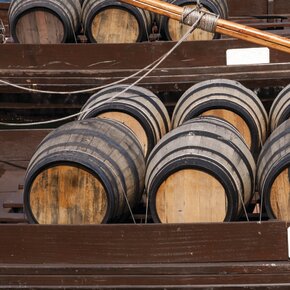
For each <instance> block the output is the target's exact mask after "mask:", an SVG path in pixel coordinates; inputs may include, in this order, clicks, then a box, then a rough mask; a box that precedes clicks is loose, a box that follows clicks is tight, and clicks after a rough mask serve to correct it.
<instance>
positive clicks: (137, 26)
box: [82, 0, 152, 43]
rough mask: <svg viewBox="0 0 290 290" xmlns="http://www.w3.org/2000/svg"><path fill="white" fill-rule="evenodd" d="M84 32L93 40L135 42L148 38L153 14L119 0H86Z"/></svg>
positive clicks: (83, 16) (98, 41) (83, 13)
mask: <svg viewBox="0 0 290 290" xmlns="http://www.w3.org/2000/svg"><path fill="white" fill-rule="evenodd" d="M82 22H83V28H84V32H85V34H86V36H87V38H88V39H89V41H90V42H97V43H133V42H139V41H144V40H148V37H149V34H150V30H151V23H152V19H151V13H150V12H148V11H146V10H142V9H139V8H137V7H135V6H132V5H129V4H126V3H123V2H121V1H116V0H85V1H84V3H83V8H82Z"/></svg>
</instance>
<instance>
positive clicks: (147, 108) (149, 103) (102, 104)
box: [79, 85, 171, 158]
mask: <svg viewBox="0 0 290 290" xmlns="http://www.w3.org/2000/svg"><path fill="white" fill-rule="evenodd" d="M95 117H98V118H107V119H113V120H117V121H120V122H122V123H124V124H125V125H126V126H128V127H129V128H130V129H131V130H132V131H133V132H134V134H135V136H136V137H137V139H138V140H139V142H140V144H141V147H142V149H143V152H144V155H145V157H146V158H147V157H148V155H149V153H150V152H151V151H152V149H153V148H154V146H155V145H156V143H157V142H158V141H159V140H160V139H161V138H162V136H164V135H165V134H166V133H167V132H168V131H169V130H170V126H171V125H170V118H169V115H168V112H167V109H166V107H165V105H164V104H163V103H162V101H161V100H160V99H159V98H158V97H157V96H156V95H155V94H153V93H152V92H151V91H149V90H148V89H145V88H142V87H139V86H128V85H115V86H110V87H108V88H105V89H103V90H101V91H99V92H98V93H96V94H94V95H92V96H91V97H90V98H89V99H88V101H87V102H86V104H85V105H84V106H83V107H82V109H81V115H80V116H79V119H88V118H95Z"/></svg>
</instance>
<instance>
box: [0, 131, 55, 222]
mask: <svg viewBox="0 0 290 290" xmlns="http://www.w3.org/2000/svg"><path fill="white" fill-rule="evenodd" d="M49 132H50V130H47V129H43V130H9V131H5V130H4V131H0V148H1V150H0V222H23V221H24V220H25V218H24V215H23V214H22V213H21V212H20V213H18V212H15V211H14V210H13V209H20V208H22V206H23V205H22V203H23V197H22V188H23V184H24V175H25V170H26V167H27V165H28V163H29V160H30V159H31V157H32V155H33V153H34V151H35V149H36V147H37V146H38V144H39V143H40V142H41V140H42V139H43V138H44V137H45V136H46V135H47V134H48V133H49Z"/></svg>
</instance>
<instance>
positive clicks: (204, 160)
mask: <svg viewBox="0 0 290 290" xmlns="http://www.w3.org/2000/svg"><path fill="white" fill-rule="evenodd" d="M145 185H146V189H147V193H148V194H149V206H150V211H151V215H152V218H153V220H154V222H162V223H188V222H222V221H231V220H235V219H237V217H239V215H240V213H241V210H242V202H241V200H243V202H244V204H245V206H247V204H248V203H249V201H250V199H251V197H252V194H253V191H254V187H255V162H254V159H253V156H252V154H251V152H250V151H249V149H248V147H247V145H246V144H245V142H244V140H243V139H242V138H241V136H240V134H239V132H238V131H237V130H236V129H235V128H234V127H233V126H232V125H231V124H230V123H228V122H226V121H224V120H222V119H219V118H215V117H199V118H196V119H193V120H190V121H188V122H186V123H184V124H183V125H181V126H180V127H178V128H176V129H173V130H172V131H170V132H169V133H168V134H166V135H165V136H164V137H163V138H162V139H161V140H160V142H159V143H158V144H157V145H156V147H155V148H154V149H153V151H152V153H151V154H150V156H149V158H148V161H147V169H146V176H145Z"/></svg>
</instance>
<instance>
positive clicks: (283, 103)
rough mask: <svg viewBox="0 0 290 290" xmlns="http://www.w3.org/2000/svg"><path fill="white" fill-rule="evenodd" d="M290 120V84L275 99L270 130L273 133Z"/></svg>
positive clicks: (271, 109) (271, 111)
mask: <svg viewBox="0 0 290 290" xmlns="http://www.w3.org/2000/svg"><path fill="white" fill-rule="evenodd" d="M289 118H290V84H289V85H288V86H286V87H285V88H284V89H283V90H282V91H281V92H280V93H279V94H278V96H277V97H276V98H275V100H274V102H273V104H272V106H271V108H270V113H269V119H270V128H271V132H273V131H274V130H275V129H276V128H277V127H278V126H279V125H280V124H282V123H283V122H284V121H286V120H288V119H289Z"/></svg>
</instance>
